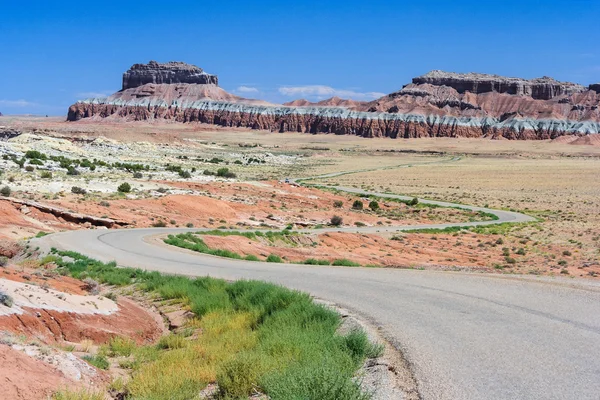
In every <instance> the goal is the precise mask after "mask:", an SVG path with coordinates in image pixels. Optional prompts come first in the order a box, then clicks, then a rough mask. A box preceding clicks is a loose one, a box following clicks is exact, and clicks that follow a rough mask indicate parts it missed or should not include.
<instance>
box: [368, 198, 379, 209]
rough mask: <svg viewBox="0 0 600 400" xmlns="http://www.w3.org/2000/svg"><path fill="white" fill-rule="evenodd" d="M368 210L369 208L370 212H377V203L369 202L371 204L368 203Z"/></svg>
mask: <svg viewBox="0 0 600 400" xmlns="http://www.w3.org/2000/svg"><path fill="white" fill-rule="evenodd" d="M369 208H370V209H371V210H372V211H377V210H379V203H378V202H376V201H375V200H373V201H371V202H370V203H369Z"/></svg>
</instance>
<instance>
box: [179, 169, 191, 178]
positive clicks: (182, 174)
mask: <svg viewBox="0 0 600 400" xmlns="http://www.w3.org/2000/svg"><path fill="white" fill-rule="evenodd" d="M179 176H180V177H182V178H183V179H190V178H191V177H192V174H191V173H190V171H184V170H181V171H179Z"/></svg>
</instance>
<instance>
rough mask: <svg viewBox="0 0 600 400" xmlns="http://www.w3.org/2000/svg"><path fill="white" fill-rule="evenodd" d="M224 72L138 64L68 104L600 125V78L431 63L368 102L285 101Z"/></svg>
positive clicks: (486, 128)
mask: <svg viewBox="0 0 600 400" xmlns="http://www.w3.org/2000/svg"><path fill="white" fill-rule="evenodd" d="M133 71H138V72H135V73H132V72H133ZM198 77H200V78H198ZM208 77H212V78H208ZM217 82H218V80H217V77H216V76H214V75H208V74H206V73H204V72H203V71H202V69H200V68H198V67H195V66H191V65H188V64H184V63H173V62H171V63H166V64H158V63H156V62H150V63H149V64H146V65H144V64H136V65H134V66H133V67H132V68H131V69H130V70H129V71H127V72H126V73H125V74H124V75H123V90H122V91H120V92H118V93H115V94H114V95H112V96H109V97H107V98H100V99H88V100H83V101H80V102H77V103H76V104H74V105H72V106H71V107H70V108H69V113H68V120H70V121H76V120H79V119H82V118H90V117H93V118H107V117H110V118H117V119H126V120H147V119H169V120H175V121H179V122H202V123H209V124H216V125H222V126H231V127H247V128H252V129H263V130H270V131H278V132H286V131H293V132H309V133H335V134H350V135H359V136H364V137H379V136H386V137H392V138H396V137H403V138H411V137H438V136H449V137H504V138H507V139H553V138H556V137H559V136H563V135H579V136H581V135H587V134H596V133H600V111H599V109H598V106H599V105H600V93H598V90H597V88H598V85H590V86H589V87H588V88H586V87H584V86H581V85H578V84H574V83H569V82H559V81H556V80H554V79H552V78H548V77H543V78H538V79H532V80H526V79H520V78H507V77H501V76H497V75H485V74H475V73H469V74H456V73H447V72H442V71H431V72H429V73H427V74H425V75H422V76H420V77H416V78H414V79H413V81H412V83H411V84H408V85H406V86H404V87H403V88H402V89H401V90H399V91H397V92H394V93H391V94H389V95H387V96H384V97H382V98H380V99H377V100H375V101H372V102H368V103H366V102H354V101H351V100H343V99H339V98H331V99H327V100H324V101H321V102H319V103H310V102H308V101H306V100H297V101H294V102H291V103H287V104H286V105H273V104H268V103H265V102H260V101H257V100H247V99H243V98H240V97H237V96H235V95H232V94H229V93H227V92H225V91H224V90H223V89H221V88H220V87H218V85H217ZM135 85H137V86H135Z"/></svg>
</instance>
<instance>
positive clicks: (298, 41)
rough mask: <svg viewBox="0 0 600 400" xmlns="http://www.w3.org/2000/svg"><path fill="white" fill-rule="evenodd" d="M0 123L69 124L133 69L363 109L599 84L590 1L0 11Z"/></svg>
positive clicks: (597, 35)
mask: <svg viewBox="0 0 600 400" xmlns="http://www.w3.org/2000/svg"><path fill="white" fill-rule="evenodd" d="M0 13H1V17H0V112H2V113H4V114H42V115H44V114H47V115H66V113H67V109H68V106H69V105H70V104H72V103H74V102H75V101H76V100H78V99H83V98H88V97H98V96H106V95H109V94H111V93H113V92H115V91H117V90H119V89H120V88H121V79H122V78H121V77H122V74H123V72H125V71H126V70H127V69H128V68H129V67H130V66H131V65H132V64H134V63H146V62H148V61H150V60H156V61H159V62H167V61H185V62H188V63H190V64H195V65H197V66H199V67H201V68H203V69H204V70H205V71H207V72H208V73H212V74H217V75H218V76H219V85H220V86H221V87H223V88H224V89H225V90H227V91H229V92H232V93H235V94H237V95H240V96H243V97H248V98H260V99H264V100H268V101H272V102H276V103H280V102H285V101H290V100H293V99H298V98H306V99H309V100H321V99H324V98H328V97H332V96H335V95H337V96H340V97H343V98H353V99H355V100H371V99H374V98H377V97H379V96H381V95H382V94H387V93H391V92H393V91H396V90H398V89H400V88H401V87H402V86H403V85H405V84H407V83H410V80H411V78H412V77H415V76H418V75H422V74H424V73H426V72H428V71H430V70H432V69H442V70H447V71H453V72H482V73H495V74H499V75H507V76H518V77H524V78H535V77H540V76H544V75H546V76H552V77H554V78H556V79H559V80H566V81H572V82H578V83H581V84H586V85H587V84H589V83H595V82H600V22H599V21H600V1H597V0H570V1H567V0H565V1H561V0H545V1H534V0H521V1H514V0H503V1H494V0H490V1H484V0H478V1H471V0H463V1H449V0H447V1H437V0H432V1H400V0H397V1H379V0H370V1H365V0H361V1H356V0H345V1H338V0H329V1H288V0H279V1H250V0H248V1H237V0H230V1H183V0H182V1H164V0H163V1H160V2H158V1H134V0H131V1H108V0H107V1H102V2H81V1H78V2H71V1H60V2H58V1H53V0H45V1H36V0H31V1H9V0H0Z"/></svg>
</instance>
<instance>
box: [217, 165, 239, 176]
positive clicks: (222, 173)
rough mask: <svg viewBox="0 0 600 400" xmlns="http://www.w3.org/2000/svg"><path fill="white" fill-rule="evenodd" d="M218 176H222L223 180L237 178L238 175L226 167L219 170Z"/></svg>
mask: <svg viewBox="0 0 600 400" xmlns="http://www.w3.org/2000/svg"><path fill="white" fill-rule="evenodd" d="M217 176H220V177H222V178H235V177H236V175H235V174H234V173H233V172H231V171H229V168H225V167H224V168H219V169H218V170H217Z"/></svg>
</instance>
